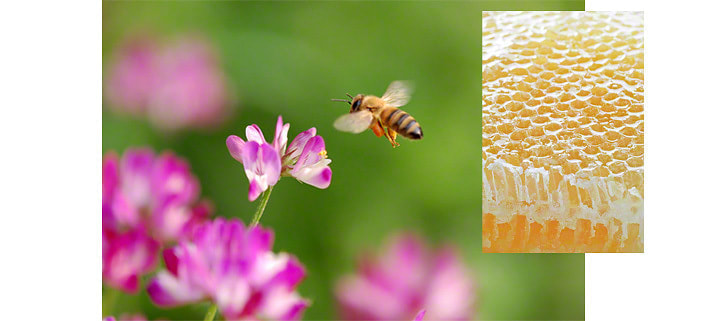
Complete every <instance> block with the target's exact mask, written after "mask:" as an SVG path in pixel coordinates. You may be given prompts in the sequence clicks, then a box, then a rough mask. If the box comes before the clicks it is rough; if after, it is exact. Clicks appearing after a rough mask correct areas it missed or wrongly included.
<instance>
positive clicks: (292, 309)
mask: <svg viewBox="0 0 710 321" xmlns="http://www.w3.org/2000/svg"><path fill="white" fill-rule="evenodd" d="M263 301H264V304H263V305H262V306H261V308H260V311H259V312H260V313H259V314H260V315H263V316H264V317H266V318H267V319H273V320H298V319H300V317H301V313H302V312H303V310H305V308H306V307H308V305H309V303H308V301H307V300H305V299H303V298H301V297H300V296H299V295H298V293H296V292H293V291H292V290H291V289H289V288H287V287H283V286H281V287H276V288H274V289H271V290H270V291H267V292H266V293H265V294H264V299H263Z"/></svg>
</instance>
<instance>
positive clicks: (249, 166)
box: [242, 141, 259, 180]
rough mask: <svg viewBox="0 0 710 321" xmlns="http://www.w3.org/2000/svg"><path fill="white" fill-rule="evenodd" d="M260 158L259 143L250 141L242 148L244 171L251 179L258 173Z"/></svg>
mask: <svg viewBox="0 0 710 321" xmlns="http://www.w3.org/2000/svg"><path fill="white" fill-rule="evenodd" d="M258 158H259V143H257V142H252V141H248V142H246V143H245V144H244V148H243V149H242V164H244V172H246V174H247V178H248V179H249V180H251V179H252V178H253V177H254V175H256V169H257V166H258Z"/></svg>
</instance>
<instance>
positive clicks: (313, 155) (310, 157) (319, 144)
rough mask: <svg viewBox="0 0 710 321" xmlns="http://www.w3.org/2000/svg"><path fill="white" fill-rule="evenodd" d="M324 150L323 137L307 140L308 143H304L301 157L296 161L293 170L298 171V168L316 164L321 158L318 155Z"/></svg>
mask: <svg viewBox="0 0 710 321" xmlns="http://www.w3.org/2000/svg"><path fill="white" fill-rule="evenodd" d="M324 150H325V141H323V137H321V136H314V137H312V138H311V139H309V140H308V142H306V145H305V146H304V147H303V152H302V153H301V157H299V158H298V161H297V162H296V165H294V166H293V169H294V170H298V169H299V168H300V167H303V166H310V165H313V164H315V163H317V162H318V161H320V160H321V159H322V158H323V156H321V155H320V153H321V152H323V151H324Z"/></svg>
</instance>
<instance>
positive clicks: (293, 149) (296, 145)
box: [284, 127, 316, 165]
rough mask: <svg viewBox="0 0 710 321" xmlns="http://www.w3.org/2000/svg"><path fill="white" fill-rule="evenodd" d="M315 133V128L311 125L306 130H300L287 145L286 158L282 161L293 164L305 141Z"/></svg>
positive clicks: (299, 154)
mask: <svg viewBox="0 0 710 321" xmlns="http://www.w3.org/2000/svg"><path fill="white" fill-rule="evenodd" d="M315 135H316V128H315V127H312V128H310V129H308V130H306V131H303V132H301V133H300V134H298V135H296V138H294V139H293V141H292V142H291V145H289V146H288V149H286V155H287V156H286V160H285V161H284V163H285V164H289V165H290V164H293V162H294V161H296V160H297V159H298V158H299V157H300V156H301V153H302V152H303V147H305V146H306V143H307V142H308V140H309V139H311V138H312V137H313V136H315Z"/></svg>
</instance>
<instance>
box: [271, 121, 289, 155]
mask: <svg viewBox="0 0 710 321" xmlns="http://www.w3.org/2000/svg"><path fill="white" fill-rule="evenodd" d="M290 127H291V124H285V125H284V124H283V119H282V118H281V116H280V115H279V118H278V120H277V121H276V133H274V142H273V145H274V148H276V150H277V151H278V152H279V155H283V154H284V153H286V142H288V129H289V128H290Z"/></svg>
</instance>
